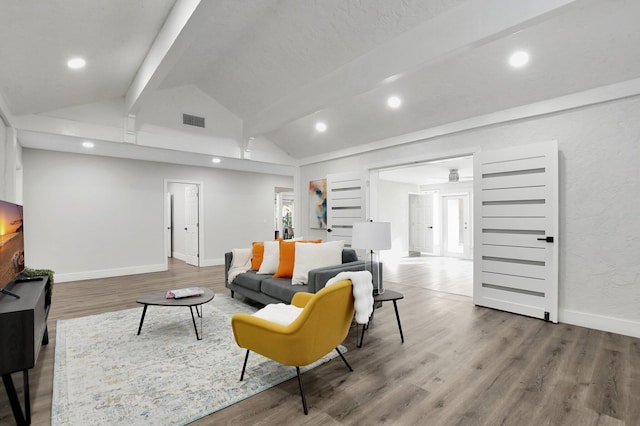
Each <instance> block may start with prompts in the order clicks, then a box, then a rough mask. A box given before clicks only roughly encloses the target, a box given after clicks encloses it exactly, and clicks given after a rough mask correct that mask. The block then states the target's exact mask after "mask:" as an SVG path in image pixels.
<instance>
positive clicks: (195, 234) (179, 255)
mask: <svg viewBox="0 0 640 426" xmlns="http://www.w3.org/2000/svg"><path fill="white" fill-rule="evenodd" d="M201 198H202V183H200V182H189V181H172V180H167V181H165V252H166V255H167V257H166V265H167V267H168V259H169V258H174V259H178V260H181V261H183V262H185V263H187V264H189V265H193V266H200V258H201V256H202V248H201V242H202V241H203V239H202V235H201V233H202V230H203V229H204V227H203V224H202V218H203V214H202V199H201Z"/></svg>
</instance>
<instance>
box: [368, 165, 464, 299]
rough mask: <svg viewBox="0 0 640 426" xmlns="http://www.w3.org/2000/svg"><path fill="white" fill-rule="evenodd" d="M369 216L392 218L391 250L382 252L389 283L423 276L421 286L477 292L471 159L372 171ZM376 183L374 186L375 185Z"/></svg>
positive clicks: (451, 290)
mask: <svg viewBox="0 0 640 426" xmlns="http://www.w3.org/2000/svg"><path fill="white" fill-rule="evenodd" d="M371 174H375V176H372V177H371V179H370V182H371V186H372V191H375V197H374V196H373V195H372V200H376V201H375V202H373V201H372V203H374V204H375V205H371V206H370V209H371V215H370V216H371V217H372V218H374V219H375V220H379V221H385V222H391V233H392V241H393V243H392V249H391V250H390V251H388V252H386V253H383V262H384V263H385V274H386V275H385V281H386V280H391V281H393V280H394V279H397V280H400V281H401V280H402V277H403V276H424V277H428V279H425V280H420V281H421V282H420V285H421V286H425V287H426V288H430V289H433V290H438V291H445V292H448V293H453V294H460V295H464V296H469V297H471V296H472V294H473V261H472V256H473V246H472V243H473V239H472V238H471V236H472V225H473V224H472V220H471V218H472V214H471V208H472V203H471V200H472V199H473V157H472V156H464V157H457V158H449V159H444V160H437V161H425V162H422V163H412V164H406V165H398V166H395V167H392V168H381V169H379V170H375V171H372V172H371ZM374 186H376V188H373V187H374Z"/></svg>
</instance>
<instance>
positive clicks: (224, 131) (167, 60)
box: [0, 0, 640, 165]
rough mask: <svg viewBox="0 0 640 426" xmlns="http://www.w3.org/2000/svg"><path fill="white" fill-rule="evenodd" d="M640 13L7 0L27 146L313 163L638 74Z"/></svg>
mask: <svg viewBox="0 0 640 426" xmlns="http://www.w3.org/2000/svg"><path fill="white" fill-rule="evenodd" d="M638 16H640V2H638V1H637V0H608V1H602V0H575V1H573V0H522V1H517V2H514V1H512V0H482V1H481V0H367V1H359V0H255V1H237V0H216V1H209V0H184V1H182V0H178V1H175V0H136V1H131V0H99V1H90V2H89V1H86V0H48V1H39V2H34V1H29V2H25V1H23V0H3V1H2V2H1V3H0V39H1V40H2V41H1V43H0V58H1V60H2V66H1V67H0V113H1V115H2V117H3V118H4V119H5V121H6V122H8V123H9V124H10V125H11V126H13V127H15V128H16V129H17V131H18V138H19V140H20V142H21V143H22V144H23V145H24V146H27V147H34V148H44V149H53V150H64V151H74V152H75V151H77V152H81V149H82V148H80V147H79V146H78V141H80V140H85V139H91V140H94V141H95V142H96V143H97V144H99V148H101V153H102V155H114V156H123V157H126V156H129V157H132V158H148V159H154V160H159V161H172V160H171V159H172V158H173V161H181V162H185V163H193V164H200V163H202V164H205V159H207V160H206V161H208V159H210V157H211V156H212V155H218V156H221V157H222V158H223V159H225V160H229V161H230V162H231V163H234V164H236V165H238V164H240V162H241V161H243V160H244V161H246V160H248V159H249V158H250V159H251V160H252V161H253V162H254V163H257V162H261V163H280V164H296V163H298V164H300V163H304V162H310V161H314V160H316V159H317V160H322V159H323V158H330V156H331V155H332V154H331V153H336V152H343V153H353V152H361V151H365V150H367V149H372V148H374V147H380V146H383V145H384V143H385V141H388V140H392V139H393V138H396V137H398V136H399V135H405V134H411V133H412V132H418V131H421V130H424V129H432V128H438V126H445V125H448V124H450V123H455V122H459V121H462V120H468V119H470V118H473V117H482V116H486V115H488V114H492V113H495V112H497V111H505V110H509V109H510V108H517V107H520V106H523V105H531V104H534V103H537V102H541V101H545V100H549V99H557V98H559V97H562V96H566V95H571V94H575V93H580V92H584V91H588V90H591V89H594V88H598V87H602V86H608V85H614V84H619V83H623V82H629V81H634V80H636V79H638V78H640V54H638V49H637V46H640V30H638V25H637V17H638ZM516 50H526V51H528V52H529V54H530V58H531V59H530V62H529V64H528V65H527V66H526V67H523V68H519V69H514V68H512V67H510V66H509V65H508V63H507V61H508V57H509V55H510V54H511V53H513V52H514V51H516ZM76 55H77V56H82V57H84V58H85V59H86V61H87V66H86V67H85V68H84V69H83V70H81V71H74V70H69V69H68V68H67V67H66V65H65V63H66V61H67V59H68V58H70V57H72V56H76ZM391 95H395V96H398V97H400V98H401V99H402V105H401V106H400V108H397V109H389V108H388V107H387V106H386V104H385V102H386V100H387V98H388V97H389V96H391ZM179 112H183V113H189V114H193V115H200V116H203V117H205V118H206V119H207V123H209V124H210V125H211V127H210V128H208V129H207V130H205V131H203V130H201V129H192V128H187V127H184V126H182V123H181V122H179V120H178V118H177V115H179V114H178V113H179ZM174 119H175V120H174ZM174 121H175V123H174ZM317 121H323V122H325V123H326V125H327V130H326V131H325V132H324V133H318V132H317V131H316V130H315V128H314V125H315V123H316V122H317ZM159 135H161V136H159ZM185 135H187V136H186V137H184V136H185ZM248 141H251V143H253V144H254V146H253V147H250V148H253V152H255V153H254V154H252V155H249V154H247V152H248V151H246V150H245V148H247V144H248ZM176 153H179V155H178V154H176Z"/></svg>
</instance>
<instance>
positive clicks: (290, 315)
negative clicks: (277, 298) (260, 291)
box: [252, 303, 302, 325]
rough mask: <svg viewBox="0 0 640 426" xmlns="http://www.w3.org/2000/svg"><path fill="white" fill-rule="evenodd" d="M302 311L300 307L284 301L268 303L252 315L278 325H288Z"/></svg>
mask: <svg viewBox="0 0 640 426" xmlns="http://www.w3.org/2000/svg"><path fill="white" fill-rule="evenodd" d="M301 313H302V308H298V307H297V306H293V305H285V304H284V303H270V304H268V305H266V306H265V307H264V308H262V309H260V310H259V311H257V312H254V313H253V314H252V315H253V316H254V317H258V318H262V319H265V320H267V321H271V322H275V323H276V324H280V325H289V324H291V323H292V322H294V321H295V320H296V318H298V316H299V315H300V314H301Z"/></svg>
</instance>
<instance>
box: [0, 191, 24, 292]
mask: <svg viewBox="0 0 640 426" xmlns="http://www.w3.org/2000/svg"><path fill="white" fill-rule="evenodd" d="M23 270H24V228H23V224H22V206H20V205H18V204H13V203H10V202H8V201H2V200H0V289H4V287H6V285H7V284H9V283H10V282H12V281H13V280H15V279H16V277H18V276H19V275H20V273H21V272H22V271H23Z"/></svg>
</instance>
